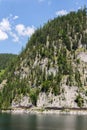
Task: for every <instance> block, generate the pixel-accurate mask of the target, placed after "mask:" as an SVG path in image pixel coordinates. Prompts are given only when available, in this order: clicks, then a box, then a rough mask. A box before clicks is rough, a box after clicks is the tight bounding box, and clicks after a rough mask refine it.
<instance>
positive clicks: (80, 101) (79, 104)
mask: <svg viewBox="0 0 87 130" xmlns="http://www.w3.org/2000/svg"><path fill="white" fill-rule="evenodd" d="M75 102H76V103H77V105H78V106H79V107H80V108H81V107H83V104H84V99H83V98H82V97H81V95H80V94H79V95H78V96H77V97H76V100H75Z"/></svg>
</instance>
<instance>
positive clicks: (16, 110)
mask: <svg viewBox="0 0 87 130" xmlns="http://www.w3.org/2000/svg"><path fill="white" fill-rule="evenodd" d="M1 113H12V114H24V113H25V114H70V115H87V110H83V109H81V110H80V109H79V110H73V109H70V110H69V109H60V110H52V109H50V110H47V109H44V108H36V107H34V108H30V109H24V108H14V109H9V110H1Z"/></svg>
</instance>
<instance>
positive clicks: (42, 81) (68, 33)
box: [0, 8, 87, 109]
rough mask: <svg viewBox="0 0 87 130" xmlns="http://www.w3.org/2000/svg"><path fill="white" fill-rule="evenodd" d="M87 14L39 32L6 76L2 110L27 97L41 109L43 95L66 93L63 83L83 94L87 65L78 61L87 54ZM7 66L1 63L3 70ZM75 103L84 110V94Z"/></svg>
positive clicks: (82, 11) (59, 20)
mask: <svg viewBox="0 0 87 130" xmlns="http://www.w3.org/2000/svg"><path fill="white" fill-rule="evenodd" d="M86 11H87V10H86V8H83V9H80V10H78V11H77V12H70V13H69V14H67V15H66V16H61V17H57V18H54V19H53V20H51V21H48V22H47V23H46V24H45V25H44V26H43V27H40V28H39V29H37V30H36V31H35V33H34V34H33V35H32V36H31V38H30V39H29V41H28V43H27V45H26V48H25V49H24V50H23V51H22V53H21V54H20V55H19V56H18V57H17V58H16V59H15V61H14V62H11V63H10V65H9V67H8V69H7V70H6V72H5V75H6V78H5V76H4V79H5V80H6V81H7V82H6V84H5V86H3V89H2V91H1V92H0V107H1V108H4V109H5V108H8V107H10V106H11V103H12V101H13V100H16V101H17V100H18V99H20V98H21V97H23V96H24V95H27V96H29V97H30V99H31V101H32V104H33V105H37V99H38V95H39V93H40V92H42V93H43V92H45V93H47V94H48V93H49V92H51V93H53V94H54V95H55V96H57V95H60V94H61V93H63V92H64V90H62V89H61V86H62V84H63V82H64V83H65V84H66V85H68V86H71V87H72V86H77V87H78V92H79V93H80V92H82V90H83V88H84V86H86V85H87V81H86V80H87V78H86V77H85V78H84V80H83V78H82V77H83V75H84V72H85V70H86V69H87V67H86V64H83V66H80V65H82V63H81V61H80V59H77V58H76V57H77V55H78V54H79V53H78V52H81V51H84V52H86V51H87V12H86ZM2 61H3V60H2ZM4 62H6V60H5V61H3V63H0V64H1V65H2V67H4V66H3V64H4ZM6 66H7V65H6ZM0 67H1V66H0ZM79 68H80V69H79ZM81 70H83V71H81ZM64 79H65V80H64ZM2 80H3V79H2ZM2 80H1V81H2ZM75 102H76V103H77V104H78V106H79V107H82V106H83V103H84V101H83V98H82V97H81V95H80V94H78V95H77V97H76V100H75Z"/></svg>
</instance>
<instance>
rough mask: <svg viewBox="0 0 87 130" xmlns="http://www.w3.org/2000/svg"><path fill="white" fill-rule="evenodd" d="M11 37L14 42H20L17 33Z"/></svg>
mask: <svg viewBox="0 0 87 130" xmlns="http://www.w3.org/2000/svg"><path fill="white" fill-rule="evenodd" d="M10 35H11V36H12V37H13V39H12V41H13V42H19V37H18V36H17V35H16V34H15V33H13V32H10Z"/></svg>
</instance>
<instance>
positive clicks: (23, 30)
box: [15, 24, 35, 37]
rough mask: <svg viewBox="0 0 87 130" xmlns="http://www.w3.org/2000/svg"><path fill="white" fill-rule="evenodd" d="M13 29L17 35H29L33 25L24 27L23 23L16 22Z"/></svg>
mask: <svg viewBox="0 0 87 130" xmlns="http://www.w3.org/2000/svg"><path fill="white" fill-rule="evenodd" d="M15 30H16V31H17V33H18V35H20V36H29V37H30V36H31V35H32V34H33V33H34V32H35V27H34V26H32V27H29V26H28V27H25V26H24V25H23V24H18V25H16V27H15Z"/></svg>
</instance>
